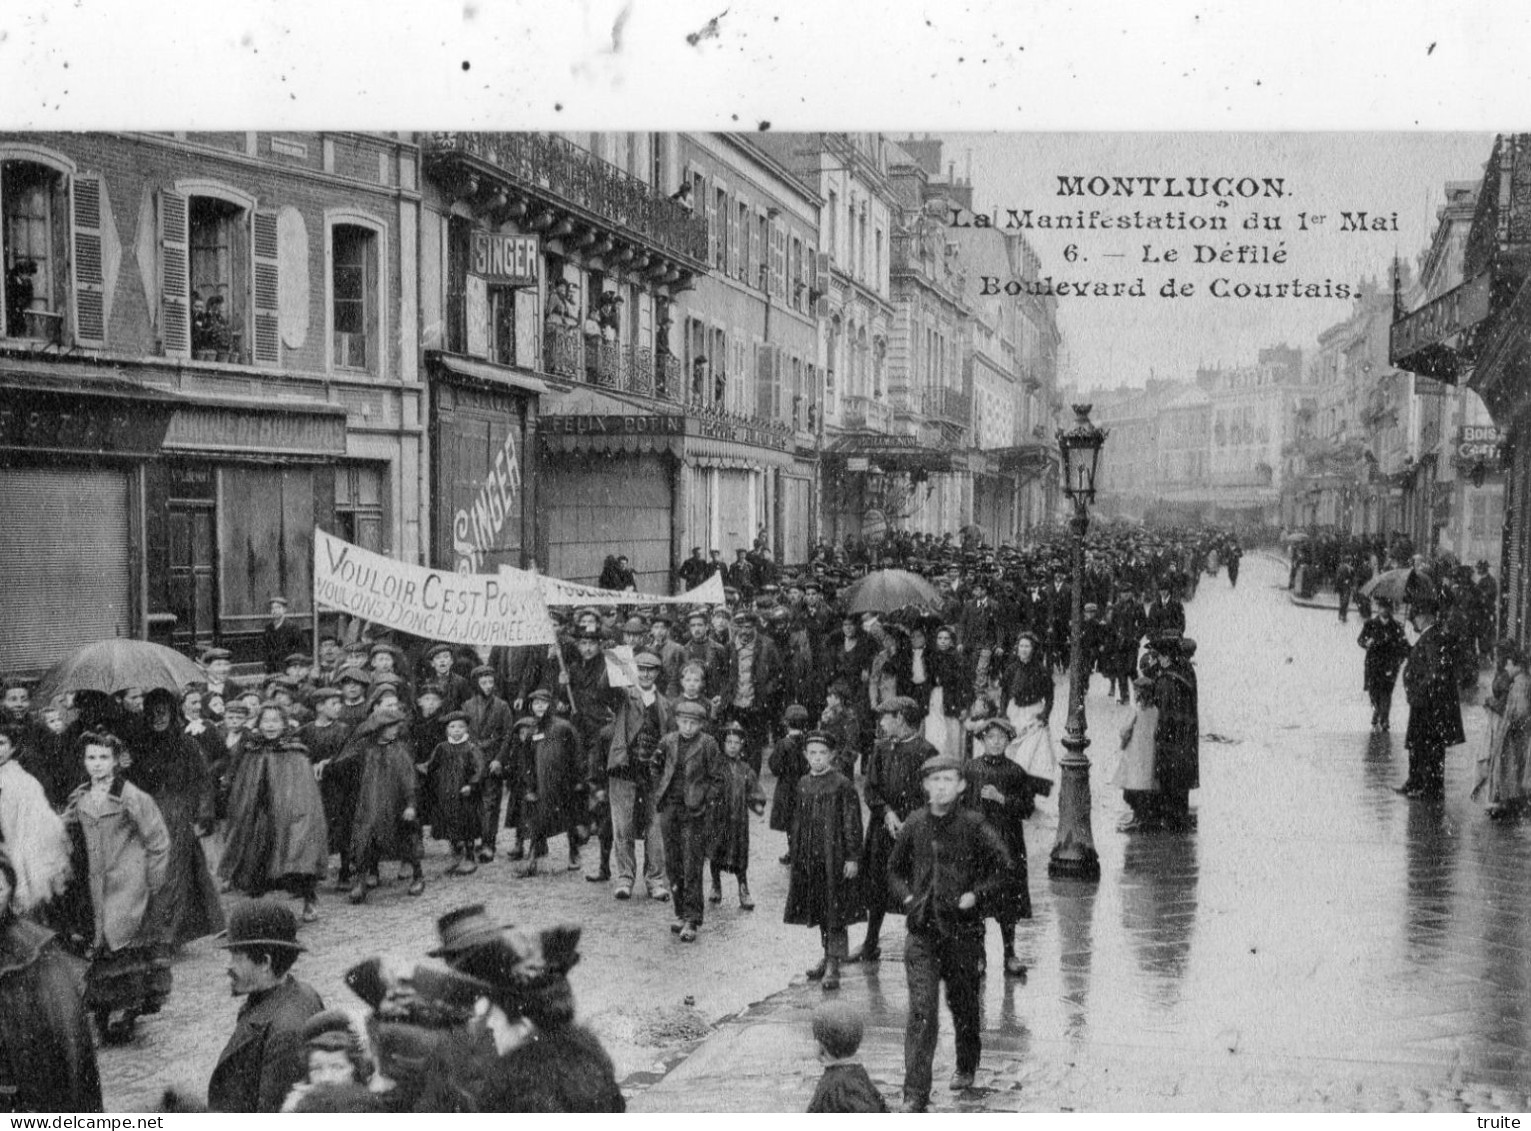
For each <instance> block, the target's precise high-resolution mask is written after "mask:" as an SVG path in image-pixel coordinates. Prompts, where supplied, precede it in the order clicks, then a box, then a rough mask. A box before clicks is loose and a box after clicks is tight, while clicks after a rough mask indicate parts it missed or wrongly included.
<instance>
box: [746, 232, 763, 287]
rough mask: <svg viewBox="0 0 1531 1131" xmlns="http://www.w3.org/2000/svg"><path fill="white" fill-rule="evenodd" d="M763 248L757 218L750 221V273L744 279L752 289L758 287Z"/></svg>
mask: <svg viewBox="0 0 1531 1131" xmlns="http://www.w3.org/2000/svg"><path fill="white" fill-rule="evenodd" d="M764 250H765V249H764V248H762V247H761V246H760V221H759V219H757V218H751V220H750V273H749V275H748V276H746V277H745V280H744V281H745V282H746V283H748V284H749V285H750V286H752V287H759V286H760V285H761V282H760V268H761V266H762V265H763V264H764V263H765V260H764V259H763V258H762V253H763V252H764Z"/></svg>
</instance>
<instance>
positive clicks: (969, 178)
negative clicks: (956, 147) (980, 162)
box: [962, 149, 973, 184]
mask: <svg viewBox="0 0 1531 1131" xmlns="http://www.w3.org/2000/svg"><path fill="white" fill-rule="evenodd" d="M965 152H966V154H967V162H966V164H967V169H966V170H965V171H964V172H963V175H962V179H963V180H964V181H966V182H967V183H968V184H972V183H973V151H972V149H968V150H966V151H965Z"/></svg>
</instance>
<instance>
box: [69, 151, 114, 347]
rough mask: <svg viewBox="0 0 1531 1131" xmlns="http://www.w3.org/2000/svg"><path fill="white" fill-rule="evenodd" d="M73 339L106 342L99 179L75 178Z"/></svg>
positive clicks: (90, 343) (95, 343)
mask: <svg viewBox="0 0 1531 1131" xmlns="http://www.w3.org/2000/svg"><path fill="white" fill-rule="evenodd" d="M73 204H74V208H73V218H74V339H75V341H76V342H78V343H79V344H80V345H84V346H100V345H103V344H104V343H105V341H106V272H105V268H104V266H103V264H102V259H101V178H100V177H75V178H74V185H73Z"/></svg>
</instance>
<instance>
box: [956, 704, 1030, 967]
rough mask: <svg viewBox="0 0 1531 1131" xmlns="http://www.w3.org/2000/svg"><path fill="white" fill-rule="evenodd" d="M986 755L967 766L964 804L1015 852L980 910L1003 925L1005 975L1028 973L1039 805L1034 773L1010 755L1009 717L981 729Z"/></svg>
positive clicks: (1011, 733) (1011, 734) (984, 915)
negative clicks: (1030, 837) (1021, 944)
mask: <svg viewBox="0 0 1531 1131" xmlns="http://www.w3.org/2000/svg"><path fill="white" fill-rule="evenodd" d="M980 735H981V738H982V741H983V753H982V754H980V755H979V756H978V757H977V758H974V759H973V760H972V761H970V762H968V763H967V765H966V766H965V767H964V773H965V775H966V777H967V788H966V789H964V790H963V791H962V800H963V803H964V804H966V805H968V806H971V807H972V808H974V809H976V810H977V811H978V812H979V813H981V814H982V815H983V818H984V820H986V821H988V822H989V824H990V825H991V826H993V828H994V831H995V832H997V833H999V835H1000V839H1001V840H1003V841H1004V842H1005V849H1006V851H1008V852H1009V854H1010V867H1009V869H1008V870H1007V873H1006V876H1005V882H1004V883H1003V884H1002V885H1000V886H999V888H998V890H996V891H995V893H994V896H993V898H992V899H990V900H987V901H986V902H985V903H984V904H983V905H982V906H980V907H979V911H980V912H981V913H982V915H983V917H984V918H985V919H993V920H994V921H995V922H997V923H998V924H999V935H1000V939H1001V941H1003V943H1004V947H1005V974H1006V975H1007V976H1009V977H1012V978H1020V977H1024V976H1025V974H1026V966H1025V964H1024V963H1022V962H1021V960H1020V959H1019V958H1018V957H1016V953H1015V924H1016V923H1017V922H1018V921H1019V920H1021V919H1030V918H1031V888H1030V885H1029V884H1028V882H1027V874H1026V830H1025V821H1026V818H1027V817H1029V816H1031V814H1032V811H1033V809H1034V808H1035V801H1034V788H1033V785H1032V780H1033V779H1032V777H1031V775H1030V774H1028V773H1027V772H1026V771H1025V770H1023V769H1022V768H1021V767H1020V766H1019V765H1017V764H1016V763H1015V762H1012V761H1011V760H1010V759H1009V758H1007V757H1005V747H1006V746H1008V745H1009V744H1010V741H1011V739H1013V738H1014V737H1015V728H1014V727H1013V726H1011V725H1010V723H1009V721H1008V720H1006V719H990V720H989V721H988V722H987V723H985V724H984V728H983V730H982V731H981V732H980Z"/></svg>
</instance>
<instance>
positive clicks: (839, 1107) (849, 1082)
mask: <svg viewBox="0 0 1531 1131" xmlns="http://www.w3.org/2000/svg"><path fill="white" fill-rule="evenodd" d="M861 1033H862V1023H861V1016H860V1014H858V1013H857V1012H856V1011H855V1010H854V1009H852V1008H851V1007H850V1006H849V1005H846V1004H845V1003H844V1002H843V1001H826V1002H823V1003H821V1004H820V1005H819V1007H818V1008H817V1009H815V1010H814V1011H813V1039H814V1040H815V1041H817V1042H818V1045H819V1063H821V1064H822V1065H824V1075H823V1076H821V1077H819V1086H818V1087H817V1088H815V1089H814V1090H813V1099H812V1100H811V1101H810V1102H809V1104H808V1111H809V1112H810V1113H815V1112H849V1111H875V1112H885V1111H887V1110H888V1105H887V1104H886V1103H885V1102H884V1101H883V1098H882V1093H881V1092H879V1091H878V1090H877V1086H876V1085H875V1084H873V1083H872V1078H871V1077H870V1076H868V1075H867V1070H866V1069H865V1068H864V1067H862V1064H861V1062H860V1061H859V1060H857V1059H856V1050H857V1049H859V1048H860V1047H861Z"/></svg>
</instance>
